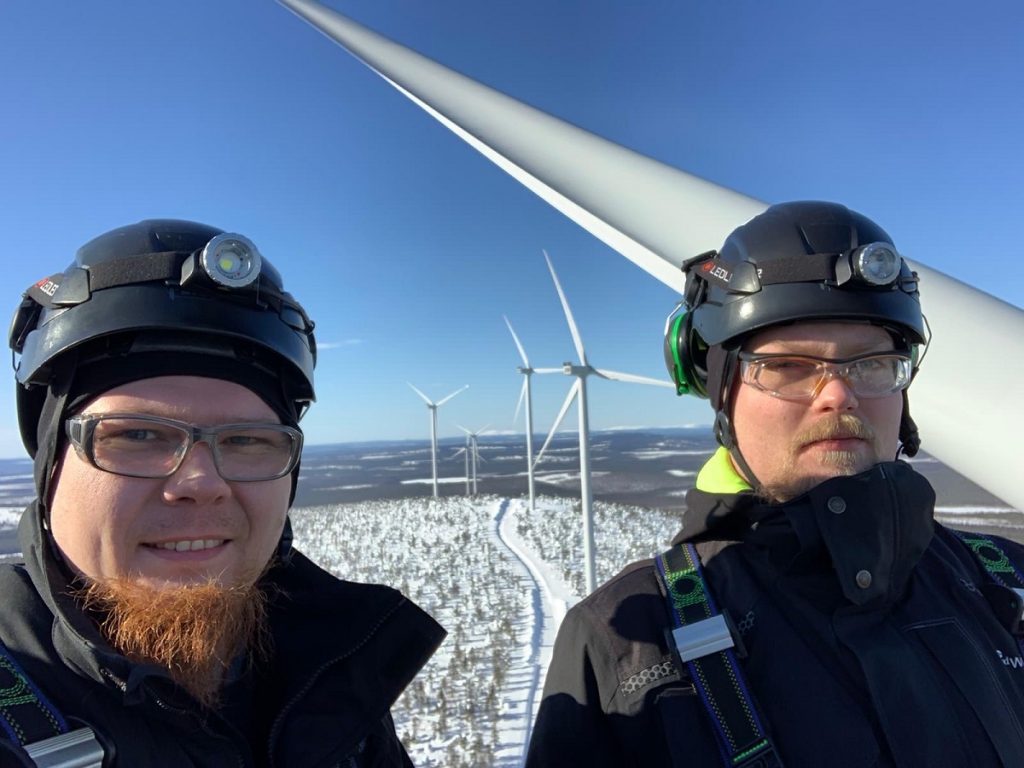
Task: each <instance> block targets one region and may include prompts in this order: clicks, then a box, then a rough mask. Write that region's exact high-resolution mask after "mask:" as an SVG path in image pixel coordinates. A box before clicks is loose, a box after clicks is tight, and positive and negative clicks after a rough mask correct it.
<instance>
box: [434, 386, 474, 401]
mask: <svg viewBox="0 0 1024 768" xmlns="http://www.w3.org/2000/svg"><path fill="white" fill-rule="evenodd" d="M467 389H469V384H467V385H466V386H464V387H459V388H458V389H456V390H455V391H454V392H452V393H451V394H450V395H448V397H445V398H443V399H441V400H438V401H437V404H438V406H442V405H444V404H445V403H447V402H448V401H449V400H451V399H452V398H453V397H455V396H456V395H457V394H459V392H465V391H466V390H467Z"/></svg>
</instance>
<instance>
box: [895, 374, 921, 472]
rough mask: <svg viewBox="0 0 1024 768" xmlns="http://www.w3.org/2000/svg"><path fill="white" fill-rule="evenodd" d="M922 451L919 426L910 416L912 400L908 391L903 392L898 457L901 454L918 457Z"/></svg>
mask: <svg viewBox="0 0 1024 768" xmlns="http://www.w3.org/2000/svg"><path fill="white" fill-rule="evenodd" d="M920 449H921V435H920V434H919V433H918V431H917V424H915V423H914V420H913V419H912V418H911V416H910V398H909V397H907V390H906V389H904V390H903V415H902V416H901V417H900V449H899V450H898V451H896V457H897V458H899V456H900V454H901V453H902V454H903V455H905V456H907V457H908V458H910V457H913V456H916V455H917V452H918V451H919V450H920Z"/></svg>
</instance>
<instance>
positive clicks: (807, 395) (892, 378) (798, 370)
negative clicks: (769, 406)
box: [739, 352, 912, 400]
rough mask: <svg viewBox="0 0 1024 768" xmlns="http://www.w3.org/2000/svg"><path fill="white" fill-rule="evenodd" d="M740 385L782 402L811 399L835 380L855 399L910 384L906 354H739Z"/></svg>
mask: <svg viewBox="0 0 1024 768" xmlns="http://www.w3.org/2000/svg"><path fill="white" fill-rule="evenodd" d="M739 359H740V376H741V378H742V380H743V383H744V384H750V385H751V386H753V387H757V388H758V389H760V390H762V391H764V392H767V393H768V394H769V395H772V396H773V397H778V398H781V399H783V400H813V399H814V398H816V397H817V396H818V394H819V393H820V392H821V390H822V389H823V388H824V387H825V384H827V383H828V381H829V380H830V379H832V378H835V377H839V378H841V379H842V380H843V381H845V382H846V385H847V386H848V387H850V389H852V390H853V392H854V394H855V395H857V397H867V398H871V397H885V396H886V395H891V394H892V393H894V392H899V391H900V390H902V389H906V388H907V387H908V386H909V385H910V374H911V369H912V365H911V361H910V355H905V354H898V353H883V354H868V355H860V356H858V357H848V358H846V359H844V360H823V359H821V358H818V357H806V356H803V355H782V354H779V355H775V354H765V355H762V354H754V353H751V352H740V353H739Z"/></svg>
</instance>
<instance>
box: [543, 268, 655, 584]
mask: <svg viewBox="0 0 1024 768" xmlns="http://www.w3.org/2000/svg"><path fill="white" fill-rule="evenodd" d="M543 253H544V260H545V261H546V262H547V263H548V270H549V271H550V272H551V279H552V280H554V281H555V290H557V291H558V298H559V300H560V301H561V302H562V309H563V310H564V311H565V319H566V321H567V322H568V323H569V332H570V333H571V334H572V342H573V344H574V345H575V347H576V354H577V355H578V356H579V364H577V365H574V364H573V363H564V364H563V365H562V373H564V374H565V375H566V376H575V377H576V381H574V382H573V385H572V386H571V387H570V388H569V394H568V395H566V398H565V402H563V403H562V408H561V410H559V412H558V417H557V418H556V419H555V423H554V425H552V427H551V431H550V432H549V433H548V437H547V439H546V440H545V441H544V445H543V446H541V449H540V452H539V453H538V454H537V461H536V463H537V464H540V460H541V458H542V457H543V456H544V451H545V450H547V447H548V445H549V444H550V443H551V438H553V437H554V436H555V432H557V431H558V427H559V426H561V424H562V419H564V418H565V414H566V413H568V411H569V406H571V405H572V401H573V400H574V399H575V400H576V401H577V405H578V406H579V423H580V426H579V439H580V500H581V504H582V507H583V510H582V511H583V561H584V576H585V577H586V588H587V594H590V593H591V592H593V591H594V588H595V587H596V586H597V583H596V582H597V571H596V568H595V565H594V509H593V497H592V495H591V492H590V418H589V415H588V409H587V377H588V376H598V377H599V378H602V379H611V380H612V381H628V382H632V383H635V384H650V385H652V386H655V387H668V388H669V389H674V386H673V385H672V384H671V383H670V382H668V381H663V380H661V379H652V378H649V377H647V376H637V375H635V374H632V373H621V372H619V371H610V370H608V369H606V368H595V367H594V366H592V365H591V364H590V363H588V362H587V353H586V350H584V349H583V339H582V338H580V331H579V328H577V327H576V320H575V319H573V316H572V310H571V309H569V301H568V300H567V299H566V298H565V292H564V291H563V290H562V284H561V283H559V282H558V275H557V274H555V268H554V266H553V265H552V264H551V259H550V258H549V257H548V253H547V251H544V252H543Z"/></svg>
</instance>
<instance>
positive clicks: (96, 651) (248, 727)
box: [0, 507, 445, 768]
mask: <svg viewBox="0 0 1024 768" xmlns="http://www.w3.org/2000/svg"><path fill="white" fill-rule="evenodd" d="M38 518H39V515H38V514H37V511H36V509H35V508H34V507H30V508H29V509H28V510H27V511H26V513H25V515H24V516H23V518H22V523H21V528H20V530H19V536H20V539H21V544H22V551H23V553H24V557H25V563H24V564H18V565H13V566H11V565H8V566H0V596H2V601H3V610H2V611H0V641H2V642H3V643H4V645H5V646H6V647H7V649H8V650H9V651H10V652H11V653H12V655H13V656H14V657H15V658H16V659H17V660H18V661H19V662H20V664H21V666H22V668H23V669H24V670H25V672H26V674H27V675H28V677H29V678H30V679H31V680H32V681H33V682H35V683H36V684H37V685H38V686H39V687H40V688H41V689H42V690H43V692H44V694H45V695H46V696H47V697H48V698H49V699H50V701H51V702H52V703H53V705H54V706H55V707H56V708H57V709H58V710H59V711H60V712H61V713H62V714H63V715H64V716H65V717H66V718H67V719H68V720H69V721H72V723H77V722H81V723H85V724H88V725H89V726H91V727H92V728H93V730H95V731H96V733H97V736H98V737H99V739H100V741H101V742H103V743H104V745H105V747H106V749H107V754H108V760H109V762H104V768H111V767H112V766H123V767H124V768H141V767H142V766H146V768H153V767H158V766H168V767H170V766H174V768H183V767H185V766H216V768H221V767H222V766H301V768H314V767H316V766H323V767H324V768H327V767H333V766H345V768H363V767H364V766H403V765H411V762H410V761H409V758H408V756H407V755H406V753H405V751H404V749H403V748H402V746H401V744H400V742H399V741H398V738H397V737H396V735H395V730H394V725H393V724H392V721H391V716H390V713H389V710H390V707H391V704H392V703H393V702H394V700H395V699H396V698H397V696H398V695H399V693H401V691H402V690H403V689H404V688H405V686H406V685H407V684H408V683H409V682H410V681H411V680H412V678H413V676H414V675H415V674H416V673H417V672H418V671H419V669H420V668H421V667H422V666H423V665H424V663H426V661H427V659H428V658H429V657H430V656H431V654H433V652H434V650H435V649H436V648H437V646H438V645H439V644H440V643H441V641H442V639H443V638H444V634H445V633H444V630H443V629H441V627H440V626H439V625H438V624H437V623H436V622H435V621H434V620H433V619H432V618H430V617H429V616H428V615H427V614H425V613H424V612H423V611H421V610H420V609H419V608H417V607H416V606H415V605H414V604H413V603H411V602H410V601H408V600H407V599H405V598H404V597H403V596H402V595H401V594H400V593H398V592H396V591H395V590H392V589H389V588H387V587H382V586H376V585H368V584H355V583H352V582H346V581H341V580H339V579H337V578H335V577H334V576H332V575H330V574H329V573H327V572H326V571H323V570H321V569H320V568H318V567H317V566H316V565H314V564H313V563H312V562H311V561H309V560H308V559H306V558H305V557H304V556H302V555H301V554H300V553H298V552H294V551H293V552H292V554H291V558H290V560H289V561H288V562H287V564H283V565H277V566H275V567H274V568H272V569H271V571H270V572H269V573H268V575H267V576H266V577H265V578H266V579H267V580H268V581H269V583H270V584H271V585H273V589H271V590H269V593H270V594H271V602H270V606H269V614H270V629H271V636H272V650H271V656H270V659H269V661H267V662H265V663H262V664H260V665H258V666H257V667H255V668H254V669H252V670H250V671H249V672H247V673H245V674H243V675H241V677H240V678H239V679H238V680H237V681H236V682H234V683H232V684H231V685H229V686H228V687H227V689H226V690H225V705H224V706H223V707H222V708H221V709H219V710H218V711H217V712H216V713H205V714H204V713H203V712H202V711H201V710H200V708H199V707H198V705H197V704H196V703H195V702H194V700H192V699H191V697H189V695H188V694H187V693H186V692H185V691H183V690H182V689H181V688H179V687H178V686H177V685H175V684H174V683H173V682H172V681H171V679H170V678H169V677H168V675H167V674H166V673H165V672H164V671H163V670H161V669H159V668H157V667H154V666H148V665H138V664H133V663H132V662H130V661H129V660H128V659H126V658H124V657H123V656H121V655H120V654H118V653H117V652H116V651H114V650H113V649H112V648H111V647H110V646H109V645H108V644H107V643H106V642H105V641H104V640H103V638H102V637H101V636H100V635H99V633H98V631H97V629H96V626H95V625H94V623H93V622H92V621H91V620H90V619H89V618H88V617H87V616H85V615H84V614H83V613H82V612H81V611H80V610H79V609H78V607H77V605H76V603H75V602H74V601H73V600H72V599H71V598H69V597H68V596H67V579H66V577H65V574H64V571H63V569H62V568H61V567H60V566H59V565H58V564H57V563H56V559H55V557H54V556H53V554H52V552H51V550H50V545H49V544H48V542H47V541H46V540H45V539H44V537H43V535H42V533H41V531H40V525H39V522H38ZM73 727H74V726H73ZM111 755H112V756H113V757H112V759H111V758H110V757H109V756H111ZM25 759H26V758H25V755H24V752H22V750H20V749H18V748H16V747H13V746H12V744H11V743H10V742H8V741H5V739H4V736H3V732H2V731H0V766H3V767H4V768H6V767H7V766H9V765H15V766H21V765H30V763H27V762H22V761H24V760H25Z"/></svg>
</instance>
